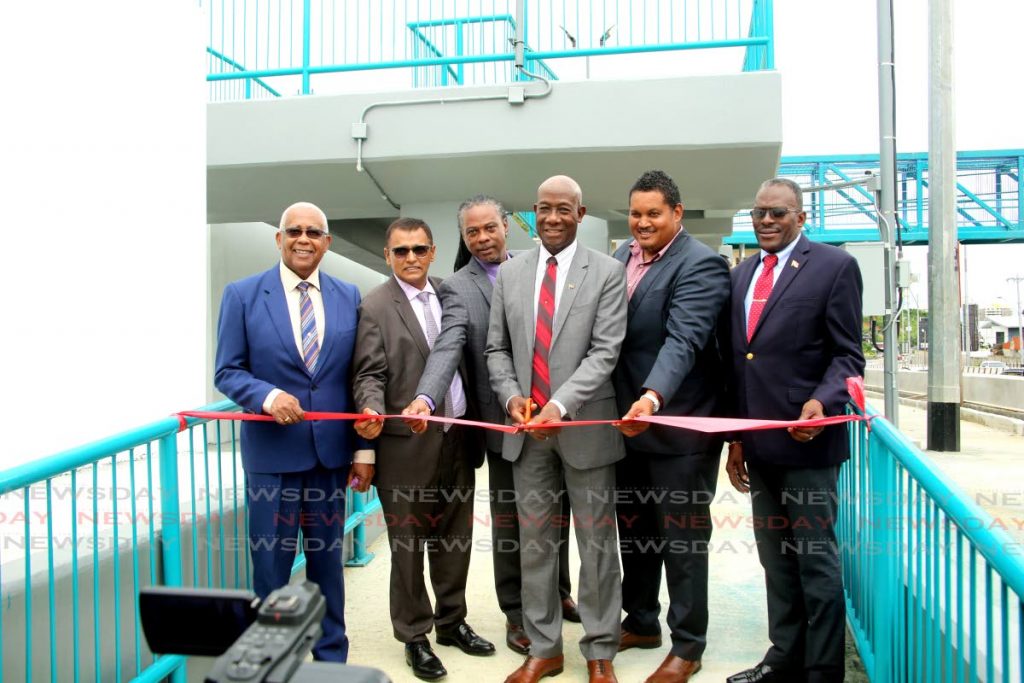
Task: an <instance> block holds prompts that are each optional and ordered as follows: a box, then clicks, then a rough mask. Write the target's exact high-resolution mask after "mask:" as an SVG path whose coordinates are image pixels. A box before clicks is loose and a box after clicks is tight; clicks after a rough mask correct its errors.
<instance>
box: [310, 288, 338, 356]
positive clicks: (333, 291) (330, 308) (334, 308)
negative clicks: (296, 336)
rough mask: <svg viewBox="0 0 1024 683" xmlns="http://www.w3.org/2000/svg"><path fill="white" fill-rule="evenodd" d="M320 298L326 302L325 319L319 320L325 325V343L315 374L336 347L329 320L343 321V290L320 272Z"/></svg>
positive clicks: (321, 348)
mask: <svg viewBox="0 0 1024 683" xmlns="http://www.w3.org/2000/svg"><path fill="white" fill-rule="evenodd" d="M320 299H321V300H322V301H323V304H324V319H323V320H321V321H319V324H320V325H323V333H324V343H323V346H321V347H320V356H319V358H317V361H316V372H314V373H313V374H314V375H316V374H317V373H319V372H320V370H321V368H323V367H325V366H326V365H327V360H328V358H330V355H331V351H332V350H333V349H334V343H333V340H334V336H335V335H331V334H328V332H329V329H328V327H327V325H328V322H327V321H328V320H333V321H334V324H335V325H338V324H340V323H341V308H340V307H341V292H339V291H338V290H337V288H336V287H335V286H334V283H333V282H331V281H330V280H329V279H328V278H327V276H325V275H324V274H323V273H320Z"/></svg>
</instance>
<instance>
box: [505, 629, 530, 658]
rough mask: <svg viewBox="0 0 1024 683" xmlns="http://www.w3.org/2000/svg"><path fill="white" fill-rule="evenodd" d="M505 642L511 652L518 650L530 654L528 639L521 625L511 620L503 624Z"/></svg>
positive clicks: (520, 652)
mask: <svg viewBox="0 0 1024 683" xmlns="http://www.w3.org/2000/svg"><path fill="white" fill-rule="evenodd" d="M505 644H506V645H508V649H510V650H512V651H513V652H518V653H519V654H521V655H528V654H530V639H529V638H527V637H526V631H524V630H523V627H522V626H519V625H518V624H513V623H511V622H509V623H507V624H505Z"/></svg>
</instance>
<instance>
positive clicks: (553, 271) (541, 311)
mask: <svg viewBox="0 0 1024 683" xmlns="http://www.w3.org/2000/svg"><path fill="white" fill-rule="evenodd" d="M547 263H548V269H547V270H546V271H545V272H544V280H543V281H541V283H540V294H539V295H538V296H537V336H536V337H535V338H534V342H533V386H531V387H530V398H532V399H533V402H534V403H536V404H537V408H538V409H540V408H543V407H544V406H545V405H546V404H547V402H548V399H550V398H551V375H550V373H549V371H548V351H550V350H551V329H552V321H553V320H554V318H555V279H556V278H557V276H558V261H557V260H555V257H554V256H551V257H549V258H548V261H547Z"/></svg>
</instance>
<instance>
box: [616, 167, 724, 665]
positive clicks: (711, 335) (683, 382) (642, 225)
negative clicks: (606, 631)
mask: <svg viewBox="0 0 1024 683" xmlns="http://www.w3.org/2000/svg"><path fill="white" fill-rule="evenodd" d="M682 218H683V202H682V199H681V197H680V196H679V188H678V187H677V186H676V184H675V182H674V181H673V180H672V179H671V178H670V177H668V176H667V175H666V174H665V173H663V172H662V171H648V172H647V173H644V174H643V175H642V176H641V177H640V178H639V179H638V180H637V181H636V183H634V184H633V187H632V188H631V189H630V192H629V229H630V232H631V233H632V234H633V239H632V240H630V241H629V242H627V243H626V244H624V245H622V246H621V247H620V248H619V250H618V251H616V252H615V258H616V259H618V260H619V261H621V262H622V263H623V264H625V266H626V291H627V295H628V297H629V317H628V325H627V329H626V341H625V342H624V343H623V344H622V354H621V355H620V356H619V364H618V366H617V367H616V368H615V394H616V396H617V398H618V401H619V410H620V411H622V413H623V418H624V419H630V418H635V417H638V416H641V415H651V414H654V413H659V414H662V415H692V416H702V417H704V416H711V415H716V414H719V411H720V410H721V409H722V403H723V401H724V399H725V377H726V373H725V360H724V358H723V354H722V352H721V350H720V349H719V345H718V336H717V335H716V329H717V327H718V322H719V318H720V316H723V315H724V312H725V311H726V310H727V305H726V304H727V302H728V301H729V289H730V285H729V268H728V266H727V265H726V263H725V260H724V259H722V257H721V256H719V255H718V254H716V253H715V252H714V251H713V250H712V249H711V248H710V247H707V246H705V245H704V244H702V243H700V242H698V241H697V240H696V239H694V238H693V237H691V236H690V235H688V234H687V233H686V230H684V229H683V226H682ZM648 427H649V428H648ZM619 429H620V430H621V431H622V432H623V433H624V434H626V436H628V437H630V438H628V439H626V458H625V459H624V460H620V461H619V463H618V469H617V471H616V483H617V485H618V487H619V494H620V495H619V497H618V499H617V502H618V506H617V507H618V512H619V534H620V537H621V539H622V543H621V548H622V607H623V609H624V610H625V612H626V618H625V620H624V621H623V622H622V640H621V641H620V643H619V650H620V651H621V650H628V649H630V648H645V649H646V648H656V647H660V646H661V624H660V623H659V619H658V615H659V611H660V605H659V603H658V593H659V591H660V589H661V569H662V566H663V565H664V567H665V576H666V578H667V580H668V594H669V607H668V618H667V621H668V626H669V631H670V633H671V636H672V649H671V651H670V652H669V654H668V656H667V657H666V658H665V661H663V662H662V664H661V666H660V667H658V669H657V670H656V671H655V672H654V673H653V674H651V676H650V677H648V678H647V682H646V683H686V682H687V681H689V680H690V677H691V676H693V674H695V673H696V672H697V671H698V670H700V667H701V662H700V660H701V655H702V654H703V653H704V648H705V646H706V645H707V630H708V544H709V542H710V541H711V510H710V503H711V499H712V498H714V495H715V487H716V483H717V481H718V465H719V462H720V460H721V457H722V439H721V437H718V436H714V435H708V434H701V433H699V432H691V431H688V430H679V429H672V428H669V427H661V426H657V425H653V426H652V425H648V424H647V423H644V422H624V423H623V424H622V425H621V426H620V427H619ZM652 494H653V495H652ZM652 542H654V543H657V545H658V547H657V548H656V549H651V545H652Z"/></svg>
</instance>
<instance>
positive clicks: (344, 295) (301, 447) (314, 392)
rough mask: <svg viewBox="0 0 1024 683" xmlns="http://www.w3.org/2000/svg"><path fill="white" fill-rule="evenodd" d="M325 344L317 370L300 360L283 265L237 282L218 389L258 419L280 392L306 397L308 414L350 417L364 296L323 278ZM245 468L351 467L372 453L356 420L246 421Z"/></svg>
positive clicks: (225, 306) (226, 319)
mask: <svg viewBox="0 0 1024 683" xmlns="http://www.w3.org/2000/svg"><path fill="white" fill-rule="evenodd" d="M320 293H321V296H322V298H323V303H324V317H325V319H326V320H325V321H324V341H323V345H322V347H321V349H320V357H319V360H318V361H317V366H316V372H314V373H312V374H310V372H309V370H308V369H307V368H306V364H305V362H303V360H302V357H301V356H300V355H299V350H298V348H297V347H296V345H295V337H294V333H293V332H292V323H291V319H290V318H289V316H288V304H287V301H286V299H285V292H284V286H283V285H282V284H281V271H280V266H277V265H275V266H274V267H273V268H271V269H270V270H268V271H266V272H263V273H260V274H258V275H253V276H251V277H248V278H245V279H244V280H239V281H237V282H232V283H231V284H229V285H228V286H227V287H226V288H225V289H224V297H223V299H222V301H221V306H220V319H219V321H218V323H217V357H216V372H215V375H214V384H215V385H216V386H217V389H219V390H220V391H221V392H223V393H224V395H225V396H227V397H228V398H230V399H231V400H232V401H234V402H235V403H237V404H239V405H240V406H241V407H242V409H243V410H245V411H247V412H251V413H262V412H263V400H264V399H265V398H266V397H267V394H269V393H270V391H271V389H274V388H275V387H276V388H278V389H281V390H282V391H285V392H287V393H289V394H291V395H293V396H295V398H297V399H298V401H299V405H301V406H302V408H303V409H304V410H312V411H328V412H350V411H352V410H353V408H354V407H355V405H354V404H353V402H352V395H351V391H350V389H349V386H350V384H349V379H350V370H351V361H352V349H353V346H354V344H355V336H356V320H357V318H356V315H357V310H358V307H359V290H358V289H356V287H355V286H354V285H351V284H349V283H347V282H342V281H341V280H338V279H337V278H334V277H331V276H330V275H327V274H326V273H324V272H322V271H321V272H320ZM241 431H242V466H243V467H244V468H245V469H246V470H247V471H249V472H260V473H265V474H269V473H282V472H301V471H304V470H308V469H312V468H313V467H314V466H315V465H316V463H317V462H318V461H319V462H320V463H322V464H323V465H324V466H325V467H344V466H348V465H349V464H350V463H351V462H352V453H353V452H354V450H355V449H357V448H370V447H371V446H369V444H367V442H366V441H364V440H363V439H360V438H359V437H358V436H357V435H356V433H355V430H354V429H353V428H352V424H351V423H350V422H342V421H322V422H321V421H315V422H302V423H301V424H297V425H288V426H283V425H278V424H275V423H270V422H243V423H242V428H241Z"/></svg>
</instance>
